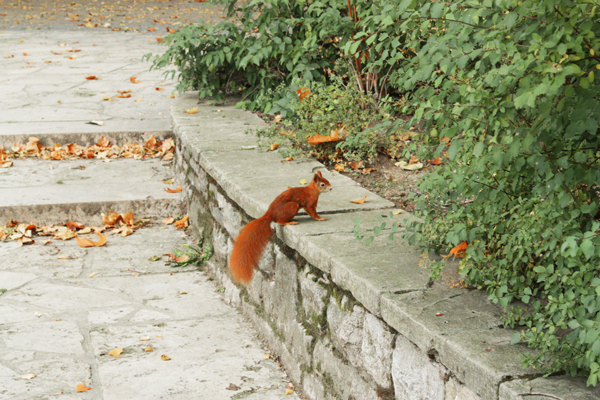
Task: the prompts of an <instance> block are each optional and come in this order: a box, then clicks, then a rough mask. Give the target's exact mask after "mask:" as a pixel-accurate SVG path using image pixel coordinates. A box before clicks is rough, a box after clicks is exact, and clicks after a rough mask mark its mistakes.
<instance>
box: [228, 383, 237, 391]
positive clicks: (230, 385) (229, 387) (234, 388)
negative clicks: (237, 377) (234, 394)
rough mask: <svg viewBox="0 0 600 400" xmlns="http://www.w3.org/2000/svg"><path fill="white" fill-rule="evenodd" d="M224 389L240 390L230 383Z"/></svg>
mask: <svg viewBox="0 0 600 400" xmlns="http://www.w3.org/2000/svg"><path fill="white" fill-rule="evenodd" d="M226 390H240V387H239V386H236V385H235V384H233V383H230V384H229V386H227V387H226Z"/></svg>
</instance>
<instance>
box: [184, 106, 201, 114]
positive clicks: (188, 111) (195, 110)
mask: <svg viewBox="0 0 600 400" xmlns="http://www.w3.org/2000/svg"><path fill="white" fill-rule="evenodd" d="M183 111H185V112H186V113H188V114H196V113H197V112H198V106H196V107H194V108H190V109H189V110H186V109H185V108H184V109H183Z"/></svg>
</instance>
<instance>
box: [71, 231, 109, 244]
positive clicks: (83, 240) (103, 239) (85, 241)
mask: <svg viewBox="0 0 600 400" xmlns="http://www.w3.org/2000/svg"><path fill="white" fill-rule="evenodd" d="M94 233H95V234H96V235H98V236H99V237H100V239H99V240H98V241H97V242H93V241H91V240H90V239H86V238H80V237H79V236H75V239H76V240H77V244H79V247H100V246H104V245H105V244H106V236H103V235H101V234H100V233H98V232H94Z"/></svg>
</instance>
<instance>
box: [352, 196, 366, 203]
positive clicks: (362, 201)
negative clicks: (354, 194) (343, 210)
mask: <svg viewBox="0 0 600 400" xmlns="http://www.w3.org/2000/svg"><path fill="white" fill-rule="evenodd" d="M367 196H368V195H365V197H363V198H362V199H360V200H350V203H355V204H362V203H364V202H365V200H367Z"/></svg>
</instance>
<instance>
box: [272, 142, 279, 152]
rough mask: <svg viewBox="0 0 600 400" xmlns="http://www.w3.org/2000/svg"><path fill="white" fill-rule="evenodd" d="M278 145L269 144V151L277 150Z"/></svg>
mask: <svg viewBox="0 0 600 400" xmlns="http://www.w3.org/2000/svg"><path fill="white" fill-rule="evenodd" d="M278 147H279V143H271V151H274V150H277V148H278Z"/></svg>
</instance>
